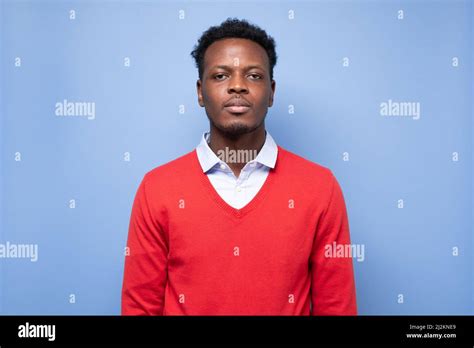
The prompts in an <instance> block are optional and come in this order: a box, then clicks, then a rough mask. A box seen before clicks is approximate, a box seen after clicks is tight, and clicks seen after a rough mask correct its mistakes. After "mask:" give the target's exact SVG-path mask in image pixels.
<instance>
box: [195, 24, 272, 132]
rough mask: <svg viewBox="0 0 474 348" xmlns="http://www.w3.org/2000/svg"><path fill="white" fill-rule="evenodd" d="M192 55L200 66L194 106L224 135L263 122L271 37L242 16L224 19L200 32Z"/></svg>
mask: <svg viewBox="0 0 474 348" xmlns="http://www.w3.org/2000/svg"><path fill="white" fill-rule="evenodd" d="M191 55H192V56H193V58H194V59H195V61H196V67H197V68H198V71H199V80H198V81H197V92H198V101H199V105H200V106H203V107H205V109H206V114H207V116H208V118H209V120H210V122H211V125H212V126H214V127H215V128H217V129H218V130H219V131H221V132H222V133H224V134H225V135H226V136H228V137H232V138H235V137H239V136H240V135H242V134H246V133H250V132H253V131H255V130H256V129H258V128H259V127H264V120H265V116H266V114H267V110H268V107H271V106H272V105H273V95H274V92H275V81H274V80H273V67H274V66H275V64H276V61H277V55H276V53H275V42H274V40H273V38H272V37H271V36H268V35H267V33H266V32H265V31H264V30H262V29H260V28H259V27H257V26H255V25H252V24H249V23H248V22H247V21H245V20H238V19H230V18H229V19H227V20H226V21H225V22H223V23H222V24H221V25H219V26H217V27H210V28H209V29H208V30H207V31H205V32H204V33H203V35H202V36H201V38H200V39H199V41H198V44H197V45H196V46H195V47H194V50H193V51H192V52H191Z"/></svg>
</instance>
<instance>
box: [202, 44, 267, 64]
mask: <svg viewBox="0 0 474 348" xmlns="http://www.w3.org/2000/svg"><path fill="white" fill-rule="evenodd" d="M235 58H238V59H239V61H240V63H241V64H242V65H248V64H252V65H258V64H260V65H262V67H264V68H265V67H267V66H268V65H267V64H269V62H268V56H267V52H266V51H265V49H264V48H263V47H262V46H260V45H259V44H258V43H256V42H254V41H252V40H247V39H240V38H229V39H222V40H218V41H216V42H213V43H212V44H211V45H210V46H209V47H208V48H207V50H206V53H205V54H204V65H206V66H208V67H212V66H214V65H219V64H232V62H233V60H234V59H235Z"/></svg>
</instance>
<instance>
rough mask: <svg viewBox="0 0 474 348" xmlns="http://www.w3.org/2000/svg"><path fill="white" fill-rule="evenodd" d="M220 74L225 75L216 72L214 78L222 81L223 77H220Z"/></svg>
mask: <svg viewBox="0 0 474 348" xmlns="http://www.w3.org/2000/svg"><path fill="white" fill-rule="evenodd" d="M220 76H225V75H224V74H215V75H214V79H215V80H218V81H222V80H223V79H221V78H220Z"/></svg>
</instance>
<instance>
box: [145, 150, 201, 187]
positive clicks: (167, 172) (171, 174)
mask: <svg viewBox="0 0 474 348" xmlns="http://www.w3.org/2000/svg"><path fill="white" fill-rule="evenodd" d="M195 156H196V155H195V149H194V150H192V151H190V152H188V153H186V154H184V155H182V156H180V157H178V158H175V159H173V160H171V161H169V162H166V163H164V164H161V165H159V166H157V167H155V168H153V169H151V170H150V171H148V172H147V173H146V174H145V178H146V179H147V181H154V182H156V181H161V180H166V181H168V182H169V180H172V179H175V180H182V179H183V178H184V175H185V174H186V173H190V171H191V168H192V167H193V165H194V163H193V161H194V160H196V159H195Z"/></svg>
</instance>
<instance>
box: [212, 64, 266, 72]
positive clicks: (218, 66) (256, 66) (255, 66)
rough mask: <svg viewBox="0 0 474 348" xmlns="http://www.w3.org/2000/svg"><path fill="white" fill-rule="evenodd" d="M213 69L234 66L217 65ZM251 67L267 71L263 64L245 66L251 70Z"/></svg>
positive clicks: (227, 68) (230, 68)
mask: <svg viewBox="0 0 474 348" xmlns="http://www.w3.org/2000/svg"><path fill="white" fill-rule="evenodd" d="M211 69H224V70H232V66H229V65H215V66H213V67H211ZM211 69H210V70H211ZM250 69H260V70H263V71H265V69H264V68H263V67H262V66H261V65H248V66H246V67H245V70H250Z"/></svg>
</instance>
